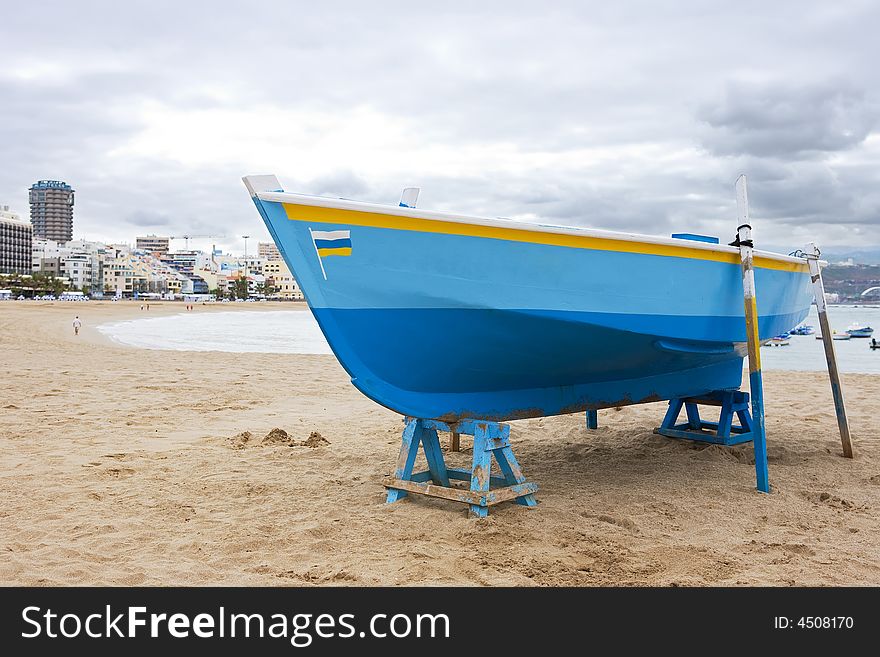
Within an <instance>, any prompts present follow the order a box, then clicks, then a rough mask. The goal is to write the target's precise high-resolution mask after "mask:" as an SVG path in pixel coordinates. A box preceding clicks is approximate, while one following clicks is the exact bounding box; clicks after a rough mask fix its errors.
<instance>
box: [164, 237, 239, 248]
mask: <svg viewBox="0 0 880 657" xmlns="http://www.w3.org/2000/svg"><path fill="white" fill-rule="evenodd" d="M224 237H226V235H171V236H170V237H169V238H168V239H171V240H186V250H187V251H189V241H190V240H191V239H211V238H219V239H223V238H224Z"/></svg>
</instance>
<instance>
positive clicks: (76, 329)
mask: <svg viewBox="0 0 880 657" xmlns="http://www.w3.org/2000/svg"><path fill="white" fill-rule="evenodd" d="M82 325H83V323H82V322H81V321H79V315H77V316H76V317H74V318H73V334H74V335H79V329H80V327H81V326H82Z"/></svg>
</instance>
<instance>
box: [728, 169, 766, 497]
mask: <svg viewBox="0 0 880 657" xmlns="http://www.w3.org/2000/svg"><path fill="white" fill-rule="evenodd" d="M736 207H737V212H738V214H739V224H740V225H739V227H738V228H737V229H736V233H737V235H736V241H735V242H734V244H735V245H736V246H738V247H739V254H740V260H741V263H742V281H743V304H744V306H745V317H746V340H747V341H748V349H749V389H750V392H751V398H752V446H753V447H754V450H755V477H756V479H757V485H758V490H759V491H761V492H763V493H769V492H770V478H769V473H768V471H767V435H766V433H765V430H764V381H763V378H762V376H761V340H760V337H759V334H758V301H757V296H756V292H755V269H754V262H753V253H752V251H753V244H752V227H751V225H749V221H750V219H749V194H748V187H747V182H746V177H745V175H741V176H740V177H739V178H737V179H736Z"/></svg>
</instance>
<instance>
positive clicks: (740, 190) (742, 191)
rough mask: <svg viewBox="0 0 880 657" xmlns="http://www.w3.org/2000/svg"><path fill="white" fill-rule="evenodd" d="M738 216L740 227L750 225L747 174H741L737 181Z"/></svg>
mask: <svg viewBox="0 0 880 657" xmlns="http://www.w3.org/2000/svg"><path fill="white" fill-rule="evenodd" d="M736 214H737V218H738V220H739V225H740V226H742V225H743V224H750V223H751V218H750V217H749V186H748V181H747V180H746V174H744V173H741V174H740V176H739V178H737V179H736Z"/></svg>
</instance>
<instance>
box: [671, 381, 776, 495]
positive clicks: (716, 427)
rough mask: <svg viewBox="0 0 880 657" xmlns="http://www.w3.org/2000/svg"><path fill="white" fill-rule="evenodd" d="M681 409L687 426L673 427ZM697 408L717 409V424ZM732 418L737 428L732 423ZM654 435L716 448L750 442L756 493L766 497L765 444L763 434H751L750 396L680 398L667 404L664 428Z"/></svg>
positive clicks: (733, 393) (715, 394)
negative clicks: (709, 407) (718, 413)
mask: <svg viewBox="0 0 880 657" xmlns="http://www.w3.org/2000/svg"><path fill="white" fill-rule="evenodd" d="M682 406H684V409H685V413H686V415H687V422H683V423H681V424H676V422H677V421H678V416H679V414H680V413H681V408H682ZM699 406H720V407H721V415H720V417H719V418H718V422H709V421H706V420H704V419H702V418H701V417H700V409H699ZM734 415H735V416H736V417H737V418H738V419H739V425H735V424H734V423H733V418H734ZM654 433H657V434H660V435H661V436H668V437H670V438H680V439H684V440H697V441H700V442H704V443H713V444H716V445H739V444H741V443H747V442H751V443H752V444H753V446H754V449H755V474H756V477H757V487H758V490H760V491H762V492H764V493H768V492H770V485H769V482H768V477H767V444H766V438H765V437H764V433H763V432H760V431H755V430H754V425H753V423H752V415H751V413H750V412H749V393H747V392H742V391H740V390H716V391H714V392H711V393H709V394H707V395H703V396H701V397H679V398H676V399H670V400H669V409H668V410H667V411H666V416H665V417H664V418H663V424H661V425H660V427H658V428H657V429H654Z"/></svg>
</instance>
